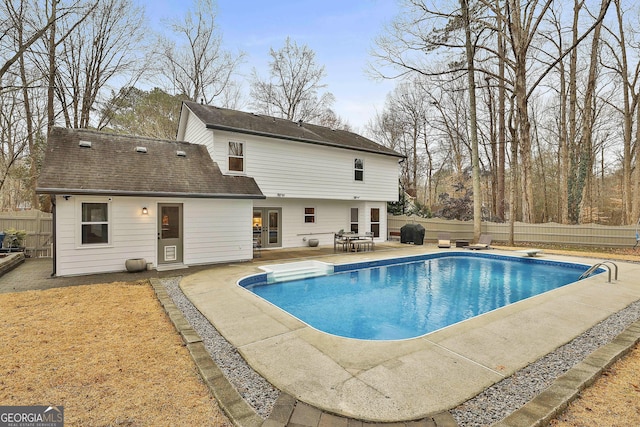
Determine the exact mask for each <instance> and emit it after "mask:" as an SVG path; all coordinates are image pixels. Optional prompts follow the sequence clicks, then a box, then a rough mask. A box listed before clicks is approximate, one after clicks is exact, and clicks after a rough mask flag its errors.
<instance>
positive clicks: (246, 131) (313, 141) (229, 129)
mask: <svg viewBox="0 0 640 427" xmlns="http://www.w3.org/2000/svg"><path fill="white" fill-rule="evenodd" d="M206 127H207V129H217V130H223V131H227V132H237V133H244V134H247V135H256V136H265V137H267V138H276V139H285V140H287V141H295V142H306V143H309V144H315V145H324V146H326V147H334V148H342V149H344V150H355V151H364V152H367V153H375V154H382V155H384V156H392V157H400V158H405V157H406V156H404V155H402V154H399V153H385V152H383V151H377V150H371V149H368V148H362V147H347V146H345V145H340V144H334V143H331V142H326V141H320V140H317V139H309V138H299V137H295V136H288V135H279V134H276V133H270V132H262V131H257V130H250V129H242V128H236V127H232V126H222V125H216V124H207V125H206Z"/></svg>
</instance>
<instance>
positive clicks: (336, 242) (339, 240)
mask: <svg viewBox="0 0 640 427" xmlns="http://www.w3.org/2000/svg"><path fill="white" fill-rule="evenodd" d="M343 233H344V232H343V231H342V230H340V231H339V232H337V233H335V234H334V235H333V252H336V249H337V248H338V246H340V247H341V248H342V251H343V252H346V250H347V244H348V243H349V241H348V240H347V239H345V238H344V237H343Z"/></svg>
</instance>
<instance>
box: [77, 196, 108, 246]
mask: <svg viewBox="0 0 640 427" xmlns="http://www.w3.org/2000/svg"><path fill="white" fill-rule="evenodd" d="M80 227H81V231H82V244H83V245H94V244H107V243H109V204H108V203H82V221H81V225H80Z"/></svg>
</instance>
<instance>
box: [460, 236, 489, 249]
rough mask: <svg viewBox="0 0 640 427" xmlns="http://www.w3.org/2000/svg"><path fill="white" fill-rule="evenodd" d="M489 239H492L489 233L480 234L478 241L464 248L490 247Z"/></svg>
mask: <svg viewBox="0 0 640 427" xmlns="http://www.w3.org/2000/svg"><path fill="white" fill-rule="evenodd" d="M491 241H492V238H491V235H489V234H481V235H480V238H479V239H478V243H476V244H474V245H469V246H466V248H467V249H471V250H480V249H491V246H490V245H491Z"/></svg>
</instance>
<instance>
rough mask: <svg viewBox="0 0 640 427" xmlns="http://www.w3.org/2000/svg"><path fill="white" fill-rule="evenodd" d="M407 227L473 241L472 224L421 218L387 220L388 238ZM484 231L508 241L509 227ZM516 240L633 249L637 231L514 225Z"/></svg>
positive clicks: (490, 225)
mask: <svg viewBox="0 0 640 427" xmlns="http://www.w3.org/2000/svg"><path fill="white" fill-rule="evenodd" d="M405 224H421V225H422V226H423V227H424V228H425V240H431V241H435V240H437V236H438V233H440V232H449V233H451V239H452V240H456V239H465V240H472V239H473V222H472V221H457V220H447V219H441V218H420V217H414V216H406V215H400V216H392V215H389V217H388V220H387V229H388V231H389V236H390V237H395V236H397V233H398V232H399V231H400V228H401V227H402V226H403V225H405ZM481 230H482V233H487V234H490V235H491V237H492V238H493V240H494V241H497V242H508V241H509V224H508V223H495V222H483V223H482V227H481ZM396 238H397V237H396ZM513 240H514V244H516V245H517V244H518V243H552V244H562V245H570V246H606V247H625V246H627V247H632V246H633V245H635V244H636V227H635V226H615V227H614V226H606V225H598V224H582V225H564V224H556V223H546V224H525V223H522V222H517V223H515V224H514V232H513ZM639 250H640V249H639Z"/></svg>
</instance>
